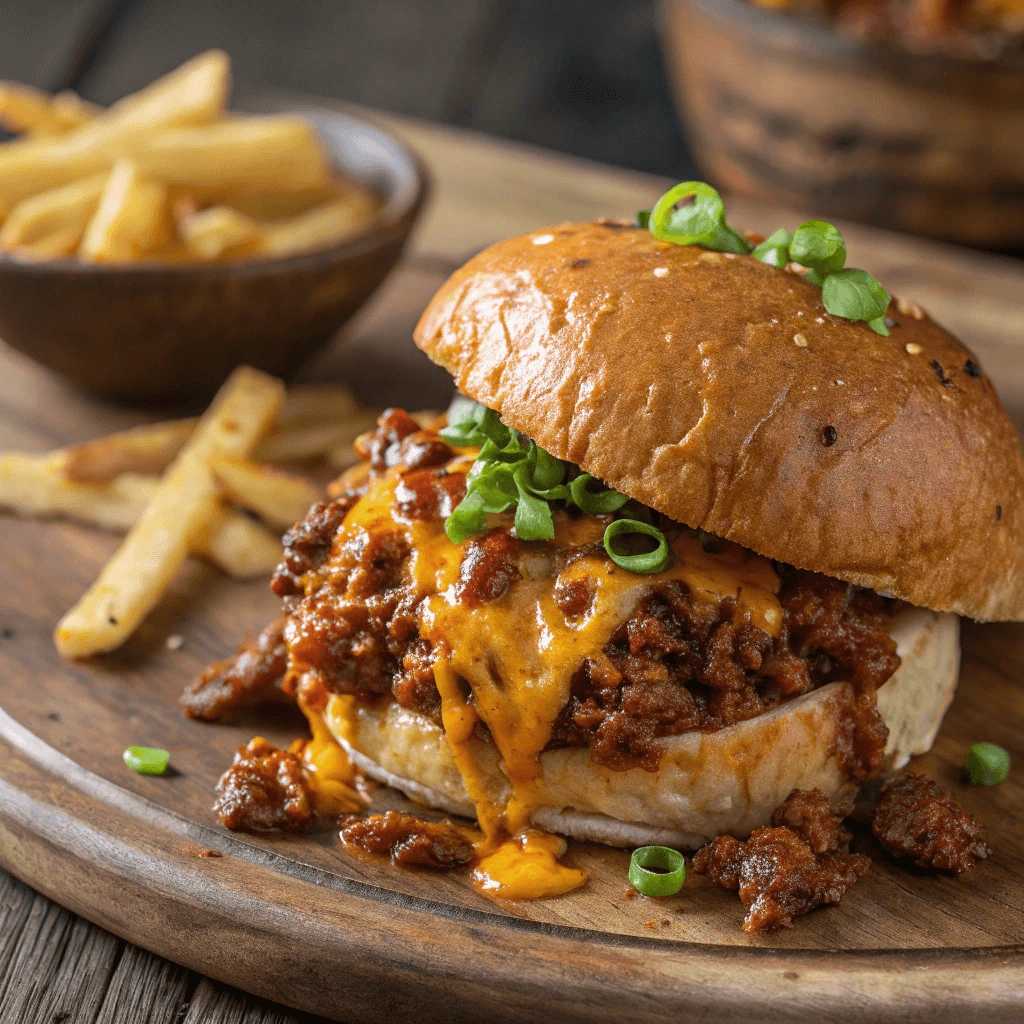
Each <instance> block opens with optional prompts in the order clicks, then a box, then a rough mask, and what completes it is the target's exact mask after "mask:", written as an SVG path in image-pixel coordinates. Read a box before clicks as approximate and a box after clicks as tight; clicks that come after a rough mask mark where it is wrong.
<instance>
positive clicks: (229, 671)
mask: <svg viewBox="0 0 1024 1024" xmlns="http://www.w3.org/2000/svg"><path fill="white" fill-rule="evenodd" d="M285 622H286V619H285V617H284V616H283V615H282V616H281V617H280V618H278V619H275V620H274V621H273V622H272V623H271V624H270V625H269V626H267V628H266V629H265V630H263V632H262V633H261V634H260V636H259V639H258V640H257V641H256V643H255V644H243V645H242V647H241V648H239V651H238V654H236V655H235V657H234V658H225V659H224V660H223V661H215V662H214V663H213V664H212V665H210V666H209V668H207V669H206V671H205V672H203V674H202V675H201V676H200V677H199V678H198V679H197V680H196V681H195V682H194V683H192V685H191V686H189V687H188V689H186V690H185V693H184V694H183V695H182V698H181V705H182V707H183V708H184V710H185V714H186V715H187V716H188V717H189V718H199V719H202V720H203V721H204V722H223V721H226V720H227V719H228V718H229V717H230V716H231V714H232V712H234V711H237V710H239V709H241V708H248V707H255V706H257V705H259V704H263V703H266V702H268V701H273V700H278V699H282V698H283V694H282V692H281V687H280V684H281V680H282V678H283V677H284V673H285V669H286V668H287V667H288V648H287V646H286V645H285V642H284V625H285Z"/></svg>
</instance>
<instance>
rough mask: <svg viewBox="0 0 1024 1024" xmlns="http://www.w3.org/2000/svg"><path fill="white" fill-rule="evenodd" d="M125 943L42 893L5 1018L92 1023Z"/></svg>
mask: <svg viewBox="0 0 1024 1024" xmlns="http://www.w3.org/2000/svg"><path fill="white" fill-rule="evenodd" d="M121 948H122V943H121V942H120V941H119V940H118V939H116V938H115V937H114V936H113V935H110V934H108V933H107V932H104V931H102V930H101V929H99V928H95V927H93V926H92V925H91V924H89V922H88V921H85V920H83V919H82V918H78V917H75V916H74V915H73V914H71V913H69V912H68V911H67V910H64V909H63V908H61V907H59V906H57V904H56V903H53V902H51V901H50V900H48V899H46V898H45V897H44V896H39V895H36V896H35V898H34V900H33V903H32V908H31V910H30V911H29V914H28V917H27V919H26V921H25V924H24V926H23V930H22V933H21V937H20V940H19V942H18V948H17V950H16V952H15V955H14V957H13V958H12V960H11V963H10V967H9V982H8V986H7V989H6V991H5V992H4V995H3V999H2V1001H0V1020H3V1021H8V1020H9V1021H19V1022H21V1021H25V1022H26V1024H28V1022H35V1021H40V1022H41V1021H47V1022H52V1024H91V1022H92V1020H93V1019H94V1018H95V1016H96V1013H97V1011H98V1009H99V1007H100V1004H101V1003H102V1001H103V996H104V993H105V992H106V988H107V983H108V981H109V979H110V976H111V974H112V973H113V970H114V966H115V964H116V962H117V958H118V956H119V954H120V951H121Z"/></svg>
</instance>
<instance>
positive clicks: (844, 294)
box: [821, 267, 891, 336]
mask: <svg viewBox="0 0 1024 1024" xmlns="http://www.w3.org/2000/svg"><path fill="white" fill-rule="evenodd" d="M821 301H822V302H823V303H824V304H825V308H826V309H827V310H828V311H829V312H830V313H832V314H834V315H835V316H841V317H843V318H844V319H845V320H866V321H867V322H868V325H869V326H870V327H871V329H872V330H873V331H875V332H876V333H877V334H882V335H886V336H888V334H889V328H888V327H886V325H885V321H884V320H882V319H881V318H883V317H884V316H885V311H886V310H887V309H888V308H889V303H890V301H891V297H890V295H889V293H888V292H887V291H886V290H885V289H884V288H883V287H882V286H881V285H880V284H879V283H878V282H877V281H876V280H875V279H874V278H873V277H872V276H871V275H870V274H869V273H868V272H867V271H866V270H854V269H852V268H849V267H848V268H847V269H846V270H837V271H836V272H835V273H832V274H829V275H828V277H826V278H825V281H824V283H823V284H822V286H821ZM879 321H881V322H879Z"/></svg>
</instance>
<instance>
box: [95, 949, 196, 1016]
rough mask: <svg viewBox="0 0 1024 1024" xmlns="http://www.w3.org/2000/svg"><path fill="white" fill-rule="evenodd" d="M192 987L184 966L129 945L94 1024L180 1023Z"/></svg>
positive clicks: (115, 971) (186, 1007)
mask: <svg viewBox="0 0 1024 1024" xmlns="http://www.w3.org/2000/svg"><path fill="white" fill-rule="evenodd" d="M193 984H194V982H192V979H191V977H190V975H189V972H188V971H186V970H185V968H184V967H178V966H177V965H176V964H172V963H171V962H170V961H168V960H163V959H161V958H160V957H158V956H154V955H153V954H152V953H147V952H146V951H145V950H143V949H139V948H138V947H137V946H126V947H125V950H124V953H123V954H122V956H121V959H120V960H119V961H118V964H117V967H116V969H115V970H114V973H113V976H112V977H111V979H110V984H109V985H108V987H107V990H106V993H105V995H104V997H103V1003H102V1005H101V1006H100V1008H99V1013H98V1014H97V1016H96V1020H95V1024H143V1022H145V1024H181V1020H182V1017H183V1016H184V1015H185V1013H186V1012H187V1011H188V1006H189V990H190V988H191V987H192V985H193Z"/></svg>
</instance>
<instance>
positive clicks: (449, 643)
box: [322, 452, 782, 899]
mask: <svg viewBox="0 0 1024 1024" xmlns="http://www.w3.org/2000/svg"><path fill="white" fill-rule="evenodd" d="M466 455H470V456H471V455H472V453H469V452H467V453H463V455H462V456H461V457H460V458H459V459H457V460H453V462H452V463H451V464H450V467H449V468H450V469H451V470H453V471H464V470H465V469H467V468H468V466H469V465H470V463H471V458H467V457H466ZM400 473H401V470H400V469H395V470H389V471H388V472H386V473H384V474H381V476H379V477H378V478H377V479H376V480H375V481H373V482H372V483H371V486H370V489H369V490H368V491H367V493H366V494H365V495H364V496H363V497H362V498H360V500H359V501H358V502H357V503H356V505H355V506H354V507H353V509H352V510H351V512H350V513H349V515H348V516H347V517H346V520H345V523H344V524H343V526H342V528H341V530H340V531H339V534H338V536H337V538H336V540H335V544H336V545H340V544H344V543H346V542H347V541H349V540H353V539H358V538H359V536H360V535H361V534H363V535H366V534H370V533H373V532H375V531H381V530H384V531H387V532H397V533H400V534H402V535H404V537H405V540H406V541H407V543H408V545H409V549H410V551H411V555H410V558H409V561H408V563H407V573H408V578H407V584H408V585H409V587H410V588H411V589H412V590H413V591H414V592H415V596H416V598H418V599H420V600H421V604H420V612H419V630H420V633H421V635H422V636H424V637H425V638H426V639H428V640H429V641H430V642H431V643H432V644H433V647H434V651H435V654H436V656H437V660H436V662H435V664H434V666H433V670H434V679H435V682H436V684H437V689H438V693H439V695H440V698H441V717H442V723H443V726H444V729H445V735H446V738H447V741H448V744H449V747H450V748H451V751H452V756H453V759H454V761H455V764H456V767H457V768H458V770H459V773H460V775H461V776H462V779H463V782H464V784H465V786H466V790H467V793H468V794H469V797H470V800H471V801H472V802H473V805H474V807H475V809H476V812H477V818H478V821H479V823H480V828H481V830H482V836H478V837H477V838H476V839H475V840H474V842H475V844H476V846H477V850H478V859H477V864H476V868H475V869H474V873H473V879H474V884H475V885H476V886H477V888H478V889H479V890H480V891H481V892H484V893H486V894H488V895H495V896H501V897H503V898H506V899H524V898H538V897H544V896H551V895H557V894H558V893H560V892H567V891H569V890H571V889H574V888H577V887H578V886H579V885H582V884H583V882H584V881H585V877H586V876H585V875H584V874H583V873H582V872H579V871H575V870H573V869H571V868H566V867H564V866H563V865H560V864H559V863H558V857H559V856H560V855H561V853H562V852H563V850H564V844H562V843H561V841H560V840H557V839H554V838H552V840H551V841H548V840H546V839H543V838H541V837H542V836H543V834H542V833H537V832H536V831H535V830H531V829H530V827H529V826H530V820H531V816H532V814H533V812H534V811H535V810H536V809H537V808H538V807H539V806H542V805H543V804H544V797H545V794H544V787H543V773H542V769H541V763H540V755H541V752H542V751H543V750H544V748H545V746H546V745H547V743H548V742H549V740H550V739H551V732H552V728H553V725H554V722H555V719H556V718H557V716H558V714H559V712H560V711H561V710H562V708H563V707H564V706H565V704H566V702H567V700H568V699H569V696H570V690H571V684H572V678H573V676H574V675H575V673H576V672H577V671H578V670H579V669H580V668H581V666H582V665H583V664H584V662H585V661H586V660H587V659H588V658H591V657H595V656H598V655H600V654H602V652H603V651H604V648H605V647H606V646H607V644H608V643H609V641H610V640H611V638H612V636H613V635H614V634H615V632H616V631H617V630H618V629H619V628H620V627H621V626H622V625H623V624H624V623H625V622H626V621H627V620H628V619H629V618H630V617H631V616H632V615H633V614H634V612H635V610H636V607H637V605H638V603H639V602H640V601H641V600H642V599H643V598H644V597H645V596H646V595H647V594H648V593H649V592H650V591H651V589H652V588H653V587H656V586H658V585H659V584H663V583H666V582H670V581H678V582H679V583H682V584H684V585H685V586H686V587H687V588H688V589H689V591H690V593H691V594H692V595H693V597H695V598H696V599H697V600H703V601H708V602H710V603H713V604H714V605H715V606H719V605H721V603H722V602H723V601H731V602H732V603H733V606H734V620H735V621H736V622H737V623H738V624H739V623H744V622H748V623H750V624H752V625H755V626H758V627H760V628H761V629H763V630H765V631H766V632H767V633H769V634H770V635H772V636H775V635H777V634H778V632H779V630H780V629H781V626H782V607H781V605H780V604H779V601H778V599H777V597H776V596H775V595H776V593H777V591H778V589H779V580H778V577H777V576H776V574H775V572H774V570H773V569H772V566H771V563H770V562H768V561H767V559H764V558H761V557H759V556H756V555H753V554H751V553H750V552H748V551H745V550H744V549H742V548H740V547H737V546H736V545H731V544H725V543H723V544H722V545H721V549H722V550H721V551H719V552H714V553H712V552H708V551H705V550H704V548H703V547H702V546H701V544H700V541H699V540H698V539H697V537H696V536H695V535H694V534H693V533H691V532H689V531H684V532H683V533H682V534H681V535H680V536H679V537H678V538H677V539H676V540H675V541H674V543H673V544H672V552H673V559H672V564H671V565H670V567H669V568H668V569H666V570H665V571H664V572H662V573H658V574H653V575H638V574H635V573H630V572H627V571H626V570H624V569H622V568H620V567H619V566H617V565H615V564H614V563H613V562H611V561H610V560H609V559H608V558H606V557H605V556H604V554H603V553H602V552H601V551H600V550H598V551H597V552H596V553H593V554H589V555H586V556H584V557H581V558H578V559H577V560H576V561H574V562H572V563H571V564H570V565H569V566H567V567H566V568H564V569H563V570H562V571H561V573H558V572H557V571H556V565H555V557H554V556H555V552H556V551H557V550H559V549H564V548H566V547H570V546H577V545H579V546H586V545H590V546H596V547H597V548H598V549H599V548H600V545H601V542H602V537H603V533H604V528H605V523H604V522H603V521H601V520H599V519H597V518H596V517H594V516H579V517H571V516H569V515H567V514H566V513H564V512H560V513H556V514H555V530H556V535H555V540H554V541H553V542H550V543H549V542H533V543H528V544H524V545H523V546H522V548H521V551H520V553H519V569H520V573H521V576H522V578H521V579H519V580H517V581H516V582H514V583H513V584H512V585H511V586H510V587H509V589H508V591H507V592H506V593H505V594H504V595H503V596H502V597H500V598H499V599H497V600H495V601H491V602H489V603H486V604H484V605H482V606H475V607H470V606H468V605H466V604H465V603H463V602H462V601H461V600H460V591H459V586H458V584H459V573H460V566H461V562H462V556H463V554H464V546H457V545H454V544H452V543H451V542H450V541H449V540H448V538H447V536H446V535H445V532H444V524H443V522H441V521H440V520H432V521H423V520H418V519H412V518H407V517H405V516H403V514H402V512H401V509H400V505H399V503H398V502H397V500H396V499H397V496H396V488H397V487H400V486H401V484H400ZM400 493H401V492H399V494H400ZM493 518H494V524H493V525H495V526H498V525H503V526H508V525H511V516H507V515H506V516H495V517H493ZM322 574H323V578H324V579H326V580H329V579H330V575H331V570H330V566H329V565H328V566H327V567H325V569H324V570H322ZM559 583H561V584H562V585H563V586H569V585H572V584H574V583H585V584H586V585H587V586H588V587H589V588H590V590H591V591H592V595H593V597H592V600H591V602H590V606H589V608H588V609H587V610H586V611H585V612H584V613H583V614H581V615H579V616H574V617H567V616H566V615H565V613H564V612H563V611H562V609H561V608H560V607H559V606H558V604H557V602H556V601H555V592H556V586H557V585H558V584H559ZM339 600H341V599H340V598H339ZM336 700H337V699H336ZM331 703H332V707H331V710H332V719H334V720H335V722H336V728H342V729H343V728H345V727H344V725H338V724H337V720H338V719H339V718H341V717H343V716H344V715H345V714H346V713H347V714H351V712H352V699H351V698H346V699H345V702H344V703H342V702H341V701H338V702H337V703H336V701H332V702H331ZM479 722H483V723H484V724H485V725H486V726H487V730H488V731H489V733H490V737H491V739H492V740H493V742H494V744H495V746H496V747H497V749H498V751H499V752H500V755H501V762H502V770H503V772H504V775H505V778H506V780H507V786H504V787H502V788H501V790H500V791H498V790H496V787H495V785H494V781H493V777H489V776H488V772H487V769H486V765H484V764H482V763H481V761H480V757H479V752H480V750H481V747H482V745H483V744H484V743H485V742H486V741H485V740H483V739H481V738H480V737H479V736H478V735H475V732H477V730H476V726H477V723H479Z"/></svg>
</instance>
